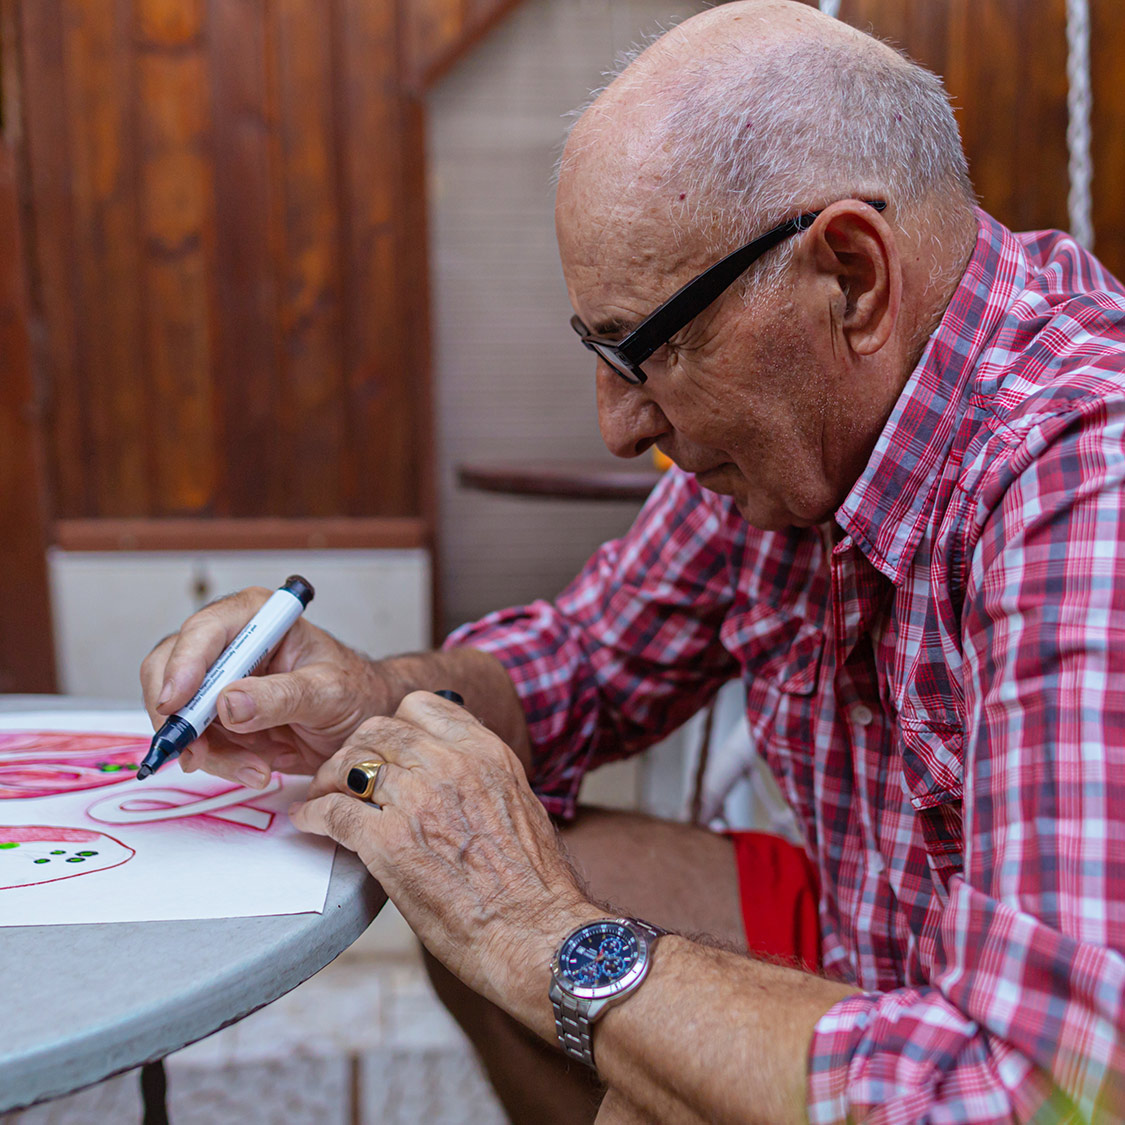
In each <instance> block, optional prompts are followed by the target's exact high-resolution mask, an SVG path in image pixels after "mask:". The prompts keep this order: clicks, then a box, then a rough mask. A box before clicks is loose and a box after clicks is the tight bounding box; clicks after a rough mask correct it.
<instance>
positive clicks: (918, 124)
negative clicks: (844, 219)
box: [619, 37, 975, 292]
mask: <svg viewBox="0 0 1125 1125" xmlns="http://www.w3.org/2000/svg"><path fill="white" fill-rule="evenodd" d="M872 46H874V44H872ZM632 57H635V55H634V56H632ZM632 57H630V58H623V59H622V60H621V64H622V65H621V66H620V67H619V72H620V70H624V69H625V67H626V66H627V65H628V64H629V63H630V62H631V61H632ZM662 101H665V104H666V105H667V109H666V111H665V112H664V114H663V119H662V121H661V122H660V125H659V126H658V128H659V129H660V131H661V132H662V133H663V144H664V148H665V152H666V154H667V164H666V168H667V179H666V181H665V182H666V183H668V184H669V186H670V187H672V188H673V189H674V191H675V193H676V196H678V198H679V199H680V200H683V203H682V204H681V206H683V207H686V208H687V216H688V220H689V221H688V224H687V226H688V232H685V233H690V234H691V236H692V237H696V238H698V237H700V236H702V238H703V239H704V242H705V244H706V248H707V250H708V252H710V253H712V254H718V253H721V252H727V251H729V250H732V249H734V248H735V247H736V246H739V245H741V244H743V243H745V242H748V241H750V239H752V238H753V237H754V236H755V235H757V234H761V233H762V232H763V231H765V230H767V229H768V228H769V227H771V226H774V225H775V224H777V223H779V222H782V221H784V220H785V219H787V218H790V217H792V216H793V215H796V214H798V213H800V212H801V211H805V210H809V209H814V208H817V207H823V206H826V205H827V204H828V203H831V202H833V201H834V200H837V199H848V198H859V199H876V198H883V199H886V200H887V201H888V204H889V207H888V211H887V215H888V217H889V218H890V219H891V221H892V222H896V221H897V222H900V223H901V222H902V221H903V220H905V219H908V217H909V216H910V214H911V213H912V212H914V211H915V210H916V209H917V208H918V207H919V205H920V204H922V203H923V202H924V201H932V200H934V199H938V200H939V201H940V202H942V203H944V206H940V205H939V206H938V207H937V208H936V211H937V215H936V218H937V222H936V223H934V222H933V218H934V216H933V215H932V214H931V226H932V227H933V235H934V237H935V239H936V240H940V239H941V237H942V234H943V230H944V224H943V221H942V220H943V218H944V219H945V221H946V222H949V223H952V222H953V221H955V220H959V221H961V222H963V221H964V219H965V217H966V216H967V215H968V214H970V213H971V208H972V206H973V204H974V202H975V197H974V194H973V188H972V184H971V182H970V180H969V171H968V164H967V162H966V159H965V154H964V150H963V148H962V146H961V138H960V134H959V132H958V129H957V122H956V120H955V118H954V116H953V110H952V107H951V105H950V101H949V97H948V95H947V94H946V92H945V89H944V87H943V86H942V83H941V80H940V79H939V78H938V77H937V76H936V75H934V74H932V73H931V72H930V71H928V70H926V69H925V68H924V67H922V66H919V65H918V64H917V63H914V62H913V61H912V60H910V59H908V58H907V57H906V56H905V55H902V54H900V53H899V52H897V51H895V50H894V49H893V48H890V47H889V46H886V45H885V44H883V45H880V47H879V48H877V49H874V50H862V51H860V50H858V49H857V47H856V44H855V43H854V42H850V41H849V40H848V39H841V40H834V39H833V40H827V39H825V38H824V37H817V38H816V39H814V40H810V41H808V42H798V43H785V44H777V43H774V44H770V45H768V46H765V47H762V46H758V47H755V48H748V47H744V46H742V45H740V44H726V45H724V47H723V48H722V49H720V50H717V51H716V52H714V53H711V54H709V55H708V56H707V57H706V58H703V59H701V60H700V62H699V66H698V69H697V70H696V71H695V72H694V73H693V72H685V71H681V72H680V73H679V74H678V75H676V77H675V78H674V79H673V80H672V81H671V82H670V83H669V85H668V87H667V88H666V89H665V90H664V92H663V95H662ZM933 211H934V208H931V212H933ZM682 217H683V216H682V215H681V216H680V218H681V221H682ZM677 225H680V224H677ZM795 249H796V244H795V243H794V242H793V241H792V240H788V241H786V242H784V243H782V244H781V246H779V247H778V248H777V249H776V250H774V251H773V252H772V253H770V254H768V255H767V256H766V257H765V258H764V259H763V261H762V263H761V265H760V267H756V268H755V269H754V270H751V271H750V273H749V274H748V275H747V277H746V279H745V280H744V283H743V290H744V292H748V291H749V289H750V288H751V287H755V288H756V287H757V286H759V285H767V286H768V285H773V284H776V283H777V282H778V281H780V279H781V277H782V276H783V275H784V273H785V271H786V269H787V267H788V266H789V264H790V262H791V261H792V257H793V253H794V251H795ZM935 258H936V256H935ZM935 280H936V278H935Z"/></svg>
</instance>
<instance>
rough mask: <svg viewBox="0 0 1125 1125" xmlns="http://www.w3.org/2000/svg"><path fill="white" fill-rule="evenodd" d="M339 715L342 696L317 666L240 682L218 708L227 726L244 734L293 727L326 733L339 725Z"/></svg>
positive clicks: (221, 697)
mask: <svg viewBox="0 0 1125 1125" xmlns="http://www.w3.org/2000/svg"><path fill="white" fill-rule="evenodd" d="M338 712H339V699H338V693H337V692H334V691H332V690H330V688H329V685H328V683H327V682H326V677H325V676H324V675H323V670H322V669H318V668H317V667H316V666H315V665H309V666H307V667H305V668H299V669H297V670H296V671H294V672H278V673H275V674H274V675H271V676H247V677H246V678H245V679H242V680H236V681H235V682H234V683H233V684H231V685H230V686H229V687H228V688H226V690H225V691H224V692H223V693H222V695H220V696H219V705H218V717H219V721H220V722H221V723H222V724H223V726H224V727H226V728H227V729H228V730H232V731H237V732H239V733H242V734H249V733H251V732H253V731H262V730H270V729H271V728H272V727H282V726H289V725H292V726H302V727H306V728H309V729H311V730H322V729H325V730H326V729H328V728H331V727H334V726H335V725H337V724H338V723H339V721H340V715H339V713H338Z"/></svg>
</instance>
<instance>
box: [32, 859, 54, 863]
mask: <svg viewBox="0 0 1125 1125" xmlns="http://www.w3.org/2000/svg"><path fill="white" fill-rule="evenodd" d="M35 862H36V863H50V862H51V861H50V860H49V859H37V860H36V861H35Z"/></svg>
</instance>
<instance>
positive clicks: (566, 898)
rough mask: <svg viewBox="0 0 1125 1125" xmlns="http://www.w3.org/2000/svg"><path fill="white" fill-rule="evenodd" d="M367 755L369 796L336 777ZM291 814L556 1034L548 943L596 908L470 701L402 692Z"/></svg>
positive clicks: (446, 959)
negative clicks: (374, 776) (390, 712)
mask: <svg viewBox="0 0 1125 1125" xmlns="http://www.w3.org/2000/svg"><path fill="white" fill-rule="evenodd" d="M373 760H382V761H385V762H386V763H387V765H386V766H385V767H384V768H383V769H382V770H381V771H380V773H379V779H378V786H377V788H376V789H375V791H374V792H373V793H372V794H371V800H370V801H366V800H362V799H360V798H359V797H357V796H356V795H355V794H353V793H352V792H351V791H350V790H349V789H348V787H347V780H346V779H347V776H348V773H349V771H350V770H351V769H352V768H353V767H355V766H356V765H358V764H359V763H361V762H364V761H373ZM380 806H381V807H380ZM290 815H291V816H292V818H293V823H294V824H295V825H296V826H297V827H298V828H300V829H301V830H302V831H305V832H313V833H316V834H318V835H322V836H330V837H331V838H332V839H334V840H336V841H337V842H338V843H341V844H343V845H344V846H345V847H347V848H350V849H351V850H352V851H354V852H355V853H356V854H357V855H358V856H359V857H360V859H361V860H362V861H363V863H364V864H365V865H366V866H367V869H368V870H369V871H370V872H371V874H372V875H373V876H374V877H375V878H376V879H378V880H379V882H380V883H381V884H382V885H383V889H384V890H385V891H386V892H387V894H388V896H389V897H390V898H391V900H392V901H393V902H394V904H395V905H396V906H397V907H398V909H399V910H400V911H401V913H402V915H403V917H404V918H405V919H406V921H407V922H408V923H409V924H410V926H411V928H412V929H413V930H414V932H415V933H416V934H417V935H418V937H419V938H420V939H421V940H422V942H423V943H424V944H425V946H426V948H427V949H429V951H430V952H431V953H432V954H433V955H434V956H435V957H437V958H438V960H440V961H441V962H442V963H443V964H445V965H446V966H447V967H448V968H449V969H450V970H451V971H452V972H453V973H455V974H456V975H457V976H458V977H460V978H461V980H463V981H464V982H465V983H466V984H467V985H469V987H470V988H472V989H474V990H475V991H476V992H479V993H480V994H481V995H483V996H486V997H487V998H488V999H490V1000H492V1001H493V1002H495V1003H497V1004H499V1005H500V1006H501V1007H503V1008H505V1009H507V1010H508V1011H509V1012H510V1013H511V1014H512V1015H514V1016H516V1018H517V1019H521V1020H523V1022H525V1023H527V1024H529V1025H530V1026H534V1027H535V1029H536V1030H537V1031H539V1032H540V1033H541V1034H546V1035H548V1036H553V1033H554V1025H553V1020H552V1015H551V1008H550V1005H549V1003H548V1002H547V986H548V981H549V972H548V962H549V960H550V957H551V954H552V953H553V952H554V949H555V947H556V945H557V944H558V942H559V941H560V940H561V938H562V937H564V936H565V935H566V933H567V932H568V931H569V930H570V929H572V928H573V927H574V926H577V925H579V924H581V923H582V922H584V921H587V920H590V919H593V918H597V917H604V916H605V911H603V910H599V909H598V908H597V907H595V906H593V905H592V904H591V903H590V902H589V901H588V900H587V899H586V898H585V896H584V895H583V893H582V891H581V889H580V888H579V885H578V883H577V880H576V878H575V876H574V873H573V871H572V869H571V867H570V865H569V863H568V861H567V859H566V857H565V855H564V853H563V851H562V850H561V848H560V845H559V842H558V838H557V835H556V832H555V829H554V826H553V825H552V824H551V822H550V820H549V818H548V817H547V814H546V812H545V811H544V809H543V806H542V805H541V804H540V802H539V800H538V798H537V797H536V796H535V794H534V793H533V792H532V791H531V788H530V786H529V785H528V782H527V778H526V775H525V772H524V768H523V766H522V765H521V764H520V762H519V760H518V759H517V758H516V756H515V754H513V753H512V751H511V750H510V749H509V748H508V746H506V745H505V744H504V742H502V741H501V740H500V739H499V738H497V737H496V735H494V734H492V732H491V731H489V730H488V729H486V728H485V727H484V726H482V725H481V724H480V723H479V722H478V721H477V720H476V719H474V718H473V716H472V715H470V714H469V712H468V711H466V710H465V709H464V708H463V707H460V706H458V705H457V704H455V703H452V702H449V701H448V700H445V699H442V698H440V697H439V696H437V695H434V694H432V693H430V692H422V691H420V692H414V693H412V694H410V695H408V696H406V698H405V699H403V701H402V703H401V704H400V706H399V708H398V710H397V711H396V712H395V714H394V716H393V717H380V718H373V719H369V720H368V721H367V722H365V723H363V724H362V725H361V726H360V727H359V728H358V729H357V730H356V732H355V733H354V734H353V735H352V737H351V738H350V739H349V740H348V741H347V742H346V743H345V744H344V745H343V746H342V747H341V748H340V750H339V751H337V753H336V754H335V755H334V756H333V757H332V758H330V759H329V760H328V761H326V762H325V763H324V764H323V765H322V766H321V768H320V770H319V771H318V772H317V774H316V777H315V778H314V779H313V782H312V785H311V787H310V789H309V793H308V796H307V798H306V800H305V801H304V802H303V803H300V804H297V805H294V806H293V808H292V809H290Z"/></svg>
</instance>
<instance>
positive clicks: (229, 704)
mask: <svg viewBox="0 0 1125 1125" xmlns="http://www.w3.org/2000/svg"><path fill="white" fill-rule="evenodd" d="M223 700H224V702H225V703H226V708H227V719H229V720H230V722H232V723H245V722H247V721H248V720H249V719H252V718H253V717H254V700H253V699H251V698H250V696H249V695H247V694H246V692H244V691H228V692H227V694H226V695H224V696H223Z"/></svg>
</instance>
